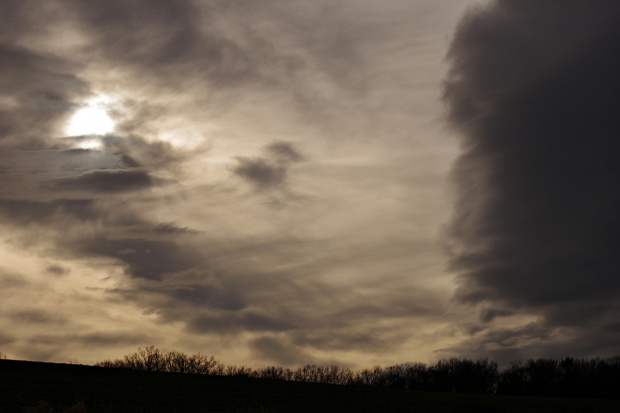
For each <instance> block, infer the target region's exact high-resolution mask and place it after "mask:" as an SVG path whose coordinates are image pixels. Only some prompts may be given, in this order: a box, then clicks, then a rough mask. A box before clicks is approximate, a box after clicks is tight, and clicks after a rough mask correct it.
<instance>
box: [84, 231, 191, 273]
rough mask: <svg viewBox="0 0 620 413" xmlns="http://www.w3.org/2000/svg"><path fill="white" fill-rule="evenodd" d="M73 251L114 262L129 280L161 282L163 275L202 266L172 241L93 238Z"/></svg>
mask: <svg viewBox="0 0 620 413" xmlns="http://www.w3.org/2000/svg"><path fill="white" fill-rule="evenodd" d="M81 244H82V245H76V246H74V248H75V249H76V250H78V251H80V252H81V253H82V254H91V255H93V254H94V255H97V256H107V257H112V258H116V259H117V260H119V262H121V263H123V264H124V265H125V266H126V270H127V273H128V274H129V275H131V276H132V277H137V278H144V279H149V280H160V279H162V277H164V276H165V275H166V274H169V273H175V272H179V271H185V270H189V269H191V268H193V266H195V265H196V264H198V263H200V262H202V259H201V258H200V256H199V255H198V254H196V253H195V252H194V251H192V250H190V249H188V248H185V247H183V246H181V245H180V244H179V243H177V242H174V241H159V240H149V239H140V238H135V239H134V238H127V239H107V238H103V237H100V238H96V239H91V240H89V241H88V242H86V241H82V242H81Z"/></svg>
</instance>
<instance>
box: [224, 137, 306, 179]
mask: <svg viewBox="0 0 620 413" xmlns="http://www.w3.org/2000/svg"><path fill="white" fill-rule="evenodd" d="M265 153H266V157H256V158H246V157H241V156H240V157H238V158H237V165H236V166H235V167H234V168H233V172H234V173H235V174H236V175H238V176H240V177H242V178H244V179H246V180H247V181H248V182H251V183H252V184H254V185H256V186H257V187H259V188H261V189H268V188H277V187H281V186H283V185H284V184H285V183H286V178H287V173H288V169H289V167H290V164H292V163H295V162H299V161H301V160H302V159H303V157H302V156H301V155H300V154H299V152H297V150H295V148H294V147H293V145H292V144H290V143H286V142H275V143H272V144H270V145H268V146H267V147H266V148H265Z"/></svg>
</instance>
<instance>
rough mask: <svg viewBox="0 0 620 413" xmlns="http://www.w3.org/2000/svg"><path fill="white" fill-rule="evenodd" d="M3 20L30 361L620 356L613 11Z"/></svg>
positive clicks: (12, 276)
mask: <svg viewBox="0 0 620 413" xmlns="http://www.w3.org/2000/svg"><path fill="white" fill-rule="evenodd" d="M468 5H469V6H471V7H469V8H467V7H466V6H468ZM1 8H2V13H0V60H1V61H2V62H3V64H2V65H1V66H0V75H1V76H0V231H1V232H0V234H1V236H0V255H1V256H2V257H3V259H2V262H1V263H0V291H1V292H0V297H1V300H0V309H1V310H0V331H1V332H0V350H2V351H3V352H5V353H7V354H8V355H9V357H11V358H23V359H30V360H53V361H66V360H69V359H75V358H78V359H79V360H80V361H82V362H95V361H98V360H102V359H105V358H115V357H119V356H121V355H122V354H126V353H129V352H131V351H135V348H136V347H138V346H146V345H151V344H153V345H156V346H157V347H159V348H161V349H162V350H164V351H169V350H179V351H184V352H187V353H192V352H194V353H195V352H202V353H208V354H214V355H215V356H216V357H218V358H220V359H221V360H222V361H223V362H225V363H228V364H234V363H237V364H244V363H245V364H251V365H254V366H258V367H260V366H261V365H266V364H278V365H288V366H294V365H299V364H305V363H318V364H325V363H338V364H341V365H348V366H352V367H358V366H363V367H367V366H369V365H374V364H395V363H399V362H407V361H429V360H433V359H437V358H440V357H443V356H445V355H458V356H468V357H485V356H489V357H490V358H494V359H497V360H498V361H500V362H504V363H505V362H507V361H510V360H514V359H518V358H521V359H522V358H527V357H536V356H540V355H545V356H547V355H548V356H554V357H555V356H562V355H574V356H598V355H600V356H606V355H612V354H615V353H617V346H615V345H614V343H615V342H617V322H615V321H614V320H615V319H617V315H618V307H617V305H616V304H615V301H616V298H617V296H618V291H617V288H616V284H617V282H616V279H617V276H616V273H617V265H616V263H615V260H614V256H615V255H617V254H616V252H617V251H616V250H617V244H618V239H617V238H618V237H617V234H616V233H617V232H618V219H617V218H616V217H615V210H616V209H618V208H617V204H618V203H619V200H618V196H617V193H618V191H617V190H616V187H618V186H619V185H617V184H618V182H617V180H618V179H617V177H618V176H619V172H620V171H618V167H617V166H616V165H615V162H614V158H615V155H616V154H617V153H618V145H617V144H616V143H615V140H614V136H615V135H614V132H615V130H617V129H618V125H617V121H615V120H614V117H615V114H614V110H615V108H617V107H618V102H617V99H618V98H617V96H619V95H618V93H617V92H618V83H619V82H618V80H617V76H616V75H615V73H616V72H617V71H618V66H619V61H618V58H617V57H616V55H615V53H614V51H615V50H616V49H617V48H618V46H619V45H618V44H617V43H618V41H617V40H616V39H618V38H620V36H618V33H617V32H618V29H616V27H617V26H619V25H618V24H617V23H618V21H619V19H620V17H619V16H620V10H619V8H618V6H616V5H615V4H614V3H613V2H604V1H596V2H591V3H589V4H588V6H587V7H586V6H585V5H584V4H582V3H581V2H545V3H544V4H539V3H538V2H529V1H524V2H503V1H500V2H490V3H488V4H482V5H478V6H476V5H473V6H472V5H471V4H470V2H467V1H459V0H454V1H445V2H443V1H442V2H435V1H430V0H429V1H419V2H401V1H397V0H393V1H388V2H380V3H378V2H374V1H357V0H356V1H347V0H343V1H339V2H333V1H318V2H303V1H278V0H275V1H272V0H269V1H252V2H249V1H248V2H244V1H232V2H231V1H217V0H195V1H189V0H185V1H168V0H159V1H138V0H131V1H127V0H124V1H106V2H83V1H72V0H70V1H47V2H45V4H44V5H42V4H41V2H35V1H12V0H9V1H5V2H3V4H2V6H1ZM466 8H467V10H468V11H467V12H466V13H465V14H463V12H464V10H465V9H466ZM33 10H36V13H35V12H33ZM459 19H460V23H459V24H458V26H457V23H458V21H459ZM455 30H456V31H455ZM450 39H452V40H450ZM446 53H447V58H446ZM442 93H443V100H442V96H441V95H442ZM442 104H443V105H445V107H443V106H442ZM85 108H91V109H92V108H99V109H100V110H104V112H105V117H106V121H108V122H109V124H106V129H105V130H103V129H102V131H96V130H95V131H93V132H92V133H85V134H84V135H77V136H76V135H75V134H73V133H70V132H69V131H74V130H82V129H81V128H75V127H74V126H75V125H74V124H72V122H75V120H74V119H75V118H74V117H75V115H76V113H78V112H79V111H80V110H82V109H85ZM446 109H447V111H446ZM102 116H103V115H102ZM90 122H91V123H94V122H95V121H93V120H91V121H90ZM446 122H447V123H448V125H449V127H446ZM110 124H113V125H112V126H110ZM81 127H82V128H83V127H85V126H84V125H81ZM110 128H111V129H112V130H111V131H110V130H109V129H110ZM451 134H455V135H456V139H455V137H454V136H452V135H451ZM457 142H459V143H460V149H459V147H458V145H457ZM459 151H460V152H459ZM455 159H456V160H455ZM450 170H451V172H450ZM448 179H449V180H450V185H448V184H447V183H446V182H447V181H448ZM452 195H454V196H452ZM451 197H452V198H454V201H455V202H454V204H453V205H450V198H451ZM450 208H453V209H452V211H451V210H450ZM446 222H447V225H446ZM446 246H447V247H448V248H447V250H448V255H447V256H446V252H445V251H444V250H445V249H446V248H445V247H446ZM446 261H448V264H447V265H446ZM585 338H587V339H585Z"/></svg>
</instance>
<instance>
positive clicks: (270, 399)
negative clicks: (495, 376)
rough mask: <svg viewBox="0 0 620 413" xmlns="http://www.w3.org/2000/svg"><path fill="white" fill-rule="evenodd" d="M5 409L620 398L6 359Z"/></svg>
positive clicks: (210, 408) (0, 397)
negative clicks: (421, 388) (391, 386)
mask: <svg viewBox="0 0 620 413" xmlns="http://www.w3.org/2000/svg"><path fill="white" fill-rule="evenodd" d="M0 411H1V412H46V413H48V412H72V413H77V412H84V411H85V412H438V413H439V412H454V413H458V412H481V413H489V412H554V413H559V412H575V413H577V412H579V413H586V412H597V413H598V412H600V413H604V412H610V413H611V412H614V413H616V412H620V400H591V399H567V398H549V397H526V396H500V395H477V394H460V393H438V392H437V393H434V392H419V391H410V390H398V389H374V388H366V387H355V386H336V385H325V384H312V383H296V382H284V381H272V380H261V379H248V378H237V377H221V376H204V375H191V374H181V373H154V372H145V371H136V370H121V369H111V368H102V367H92V366H80V365H68V364H52V363H37V362H27V361H14V360H0Z"/></svg>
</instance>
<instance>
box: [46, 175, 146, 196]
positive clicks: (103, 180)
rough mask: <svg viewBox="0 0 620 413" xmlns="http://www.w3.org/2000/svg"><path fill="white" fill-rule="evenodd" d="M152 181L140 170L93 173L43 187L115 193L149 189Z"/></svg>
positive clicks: (50, 183)
mask: <svg viewBox="0 0 620 413" xmlns="http://www.w3.org/2000/svg"><path fill="white" fill-rule="evenodd" d="M152 185H153V179H152V178H151V176H150V175H149V174H148V172H145V171H140V170H121V171H93V172H88V173H84V174H82V175H78V176H74V177H70V178H60V179H55V180H51V181H48V182H46V183H44V184H43V187H44V188H46V189H50V190H69V191H79V192H82V193H84V192H95V193H98V192H99V193H115V192H126V191H137V190H142V189H147V188H150V187H151V186H152Z"/></svg>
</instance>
